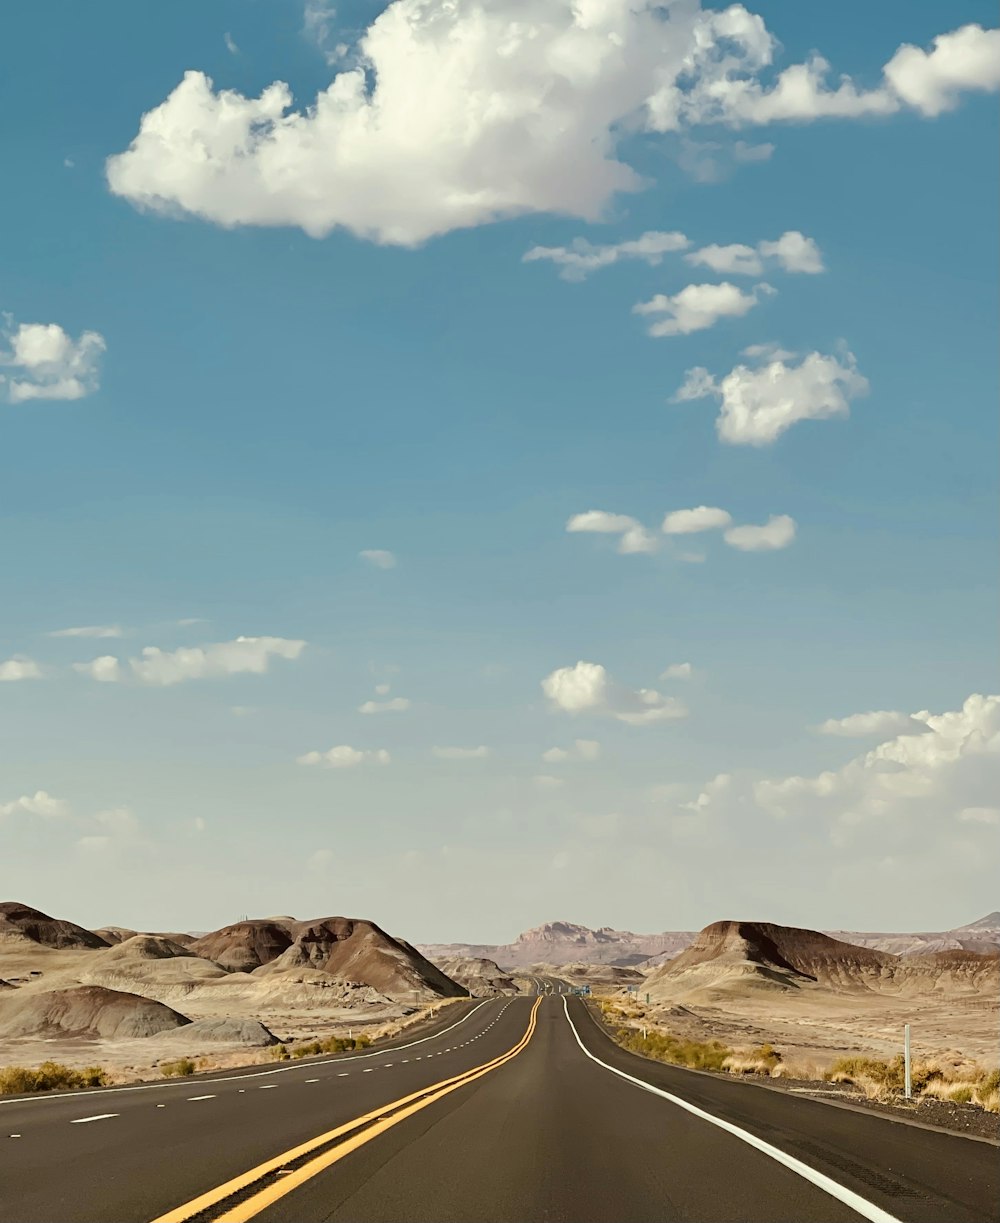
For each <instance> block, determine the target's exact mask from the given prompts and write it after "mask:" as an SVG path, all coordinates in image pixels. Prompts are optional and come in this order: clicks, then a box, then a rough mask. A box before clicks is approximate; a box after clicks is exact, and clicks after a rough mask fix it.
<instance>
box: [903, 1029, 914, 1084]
mask: <svg viewBox="0 0 1000 1223" xmlns="http://www.w3.org/2000/svg"><path fill="white" fill-rule="evenodd" d="M903 1076H904V1078H905V1080H906V1082H905V1086H904V1090H905V1092H906V1098H907V1100H912V1099H913V1079H912V1078H911V1076H910V1025H909V1024H908V1023H907V1024H904V1025H903Z"/></svg>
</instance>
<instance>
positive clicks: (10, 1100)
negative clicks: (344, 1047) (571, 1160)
mask: <svg viewBox="0 0 1000 1223" xmlns="http://www.w3.org/2000/svg"><path fill="white" fill-rule="evenodd" d="M492 1001H493V999H491V998H484V999H483V1001H482V1002H480V1003H479V1006H474V1007H473V1008H472V1010H471V1011H469V1013H468V1014H467V1015H463V1016H462V1018H461V1019H459V1020H458V1021H457V1022H455V1023H453V1024H452V1025H451V1027H450V1028H444V1029H443V1030H442V1031H440V1032H435V1033H433V1035H431V1036H421V1038H420V1039H419V1040H411V1041H410V1043H409V1044H408V1045H390V1046H387V1047H386V1048H384V1049H376V1050H375V1051H374V1052H373V1053H356V1054H354V1056H353V1057H330V1058H327V1059H326V1061H323V1062H306V1064H305V1065H300V1066H275V1067H274V1069H273V1070H258V1071H257V1072H256V1073H254V1074H230V1075H226V1076H225V1077H224V1078H220V1079H205V1082H206V1083H238V1082H240V1081H242V1080H243V1079H261V1078H264V1077H265V1076H266V1075H269V1074H287V1073H288V1071H290V1070H311V1069H312V1068H313V1067H314V1066H332V1065H335V1064H336V1063H337V1062H360V1061H362V1060H363V1059H364V1058H368V1057H382V1056H383V1055H384V1054H386V1053H396V1052H398V1050H400V1049H412V1048H413V1046H414V1045H423V1044H425V1043H426V1042H427V1041H429V1040H437V1039H438V1037H440V1036H444V1035H445V1033H446V1032H451V1031H452V1030H453V1029H454V1028H457V1027H458V1025H459V1024H460V1023H465V1021H466V1020H467V1019H471V1018H472V1016H473V1015H475V1013H476V1011H478V1010H479V1009H480V1008H481V1007H484V1006H485V1005H486V1004H487V1002H492ZM177 1086H179V1084H178V1082H177V1080H176V1079H164V1081H163V1082H162V1083H139V1084H137V1085H136V1086H134V1087H98V1088H95V1089H93V1090H91V1091H88V1092H86V1093H83V1092H79V1091H60V1092H58V1093H57V1094H53V1093H52V1092H46V1093H45V1094H44V1095H31V1096H7V1097H5V1098H4V1099H0V1107H3V1105H4V1104H43V1103H44V1102H45V1101H46V1100H66V1099H69V1098H70V1097H75V1098H76V1099H78V1100H81V1099H84V1098H85V1096H86V1097H90V1096H104V1095H111V1094H112V1093H113V1092H119V1091H155V1090H157V1089H158V1088H161V1087H177ZM106 1115H107V1116H109V1117H116V1116H117V1115H118V1114H117V1113H108V1114H106Z"/></svg>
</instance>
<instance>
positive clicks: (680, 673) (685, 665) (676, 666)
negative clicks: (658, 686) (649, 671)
mask: <svg viewBox="0 0 1000 1223" xmlns="http://www.w3.org/2000/svg"><path fill="white" fill-rule="evenodd" d="M692 675H694V667H692V666H691V664H690V663H689V662H672V663H671V664H670V666H669V667H667V669H666V670H665V671H664V672H663V673H662V674H661V675H660V679H690V678H691V676H692Z"/></svg>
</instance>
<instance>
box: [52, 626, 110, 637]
mask: <svg viewBox="0 0 1000 1223" xmlns="http://www.w3.org/2000/svg"><path fill="white" fill-rule="evenodd" d="M121 635H122V627H121V625H120V624H85V625H82V626H81V627H79V628H61V629H56V630H55V631H54V632H51V633H47V634H46V636H47V637H121Z"/></svg>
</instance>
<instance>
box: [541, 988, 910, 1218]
mask: <svg viewBox="0 0 1000 1223" xmlns="http://www.w3.org/2000/svg"><path fill="white" fill-rule="evenodd" d="M563 1011H564V1012H565V1015H566V1022H567V1023H568V1024H569V1026H570V1027H571V1028H572V1029H573V1035H574V1036H575V1037H576V1043H577V1044H578V1045H579V1046H580V1048H581V1049H582V1050H583V1051H584V1053H586V1055H587V1057H589V1058H590V1060H591V1061H592V1062H596V1063H597V1064H598V1066H603V1067H604V1069H605V1070H610V1071H611V1073H612V1074H617V1075H618V1077H619V1078H622V1079H625V1080H626V1081H627V1082H629V1083H633V1084H634V1085H635V1086H636V1087H641V1088H642V1089H643V1091H649V1092H652V1094H653V1095H655V1096H661V1097H662V1098H663V1099H664V1100H669V1101H670V1103H671V1104H676V1105H677V1106H678V1107H679V1108H683V1109H685V1110H686V1111H687V1112H689V1113H693V1114H694V1116H696V1117H700V1118H701V1119H702V1121H708V1122H709V1123H710V1124H712V1125H717V1126H718V1127H719V1128H720V1129H723V1130H725V1131H726V1132H727V1133H729V1134H732V1135H733V1136H734V1137H736V1138H739V1139H740V1141H741V1142H745V1143H747V1144H748V1145H749V1146H752V1147H755V1148H756V1149H757V1150H758V1151H760V1152H762V1153H763V1154H764V1155H767V1156H769V1157H770V1158H771V1159H773V1160H775V1162H777V1163H779V1164H783V1165H784V1166H785V1167H786V1168H788V1169H789V1171H791V1172H794V1173H795V1174H796V1175H797V1176H801V1177H802V1178H803V1180H807V1181H809V1182H810V1183H811V1184H813V1185H815V1186H816V1188H817V1189H822V1190H823V1192H824V1193H828V1194H829V1195H830V1197H832V1198H836V1199H837V1201H838V1202H843V1203H844V1205H845V1206H849V1207H850V1208H851V1210H853V1211H856V1212H857V1214H859V1215H861V1217H862V1218H864V1219H868V1220H870V1223H900V1221H899V1220H898V1219H897V1218H896V1216H895V1215H891V1214H888V1213H887V1212H886V1211H884V1210H883V1209H882V1208H881V1206H876V1205H875V1203H874V1202H869V1201H868V1199H867V1198H863V1197H862V1196H861V1195H860V1194H859V1193H855V1192H854V1190H853V1189H848V1188H846V1187H845V1186H844V1185H841V1184H838V1183H837V1181H835V1180H832V1179H831V1178H830V1177H829V1176H826V1175H825V1174H824V1173H822V1172H817V1171H816V1169H815V1168H810V1167H809V1165H808V1164H804V1163H803V1162H802V1161H801V1160H800V1159H796V1158H795V1156H794V1155H787V1154H786V1153H785V1152H784V1151H782V1150H779V1148H778V1147H773V1146H771V1144H770V1143H769V1142H765V1141H764V1140H763V1138H758V1137H757V1136H756V1135H755V1134H751V1133H749V1132H748V1131H747V1130H741V1129H740V1128H739V1126H738V1125H733V1124H732V1122H730V1121H723V1120H722V1118H721V1117H715V1116H713V1115H712V1113H706V1112H705V1111H704V1109H701V1108H698V1107H697V1105H694V1104H689V1103H688V1102H687V1100H682V1099H681V1098H680V1096H675V1095H671V1093H670V1092H669V1091H661V1089H660V1088H659V1087H654V1086H653V1085H652V1084H651V1083H646V1082H645V1081H644V1080H642V1079H637V1078H634V1077H633V1076H632V1075H631V1074H626V1073H625V1071H624V1070H618V1069H617V1068H616V1067H615V1066H609V1065H608V1063H607V1062H602V1061H601V1059H600V1058H599V1057H595V1056H594V1054H593V1053H591V1052H590V1050H589V1049H588V1048H587V1046H586V1045H585V1044H584V1043H583V1041H582V1040H581V1039H580V1033H579V1032H578V1031H577V1030H576V1024H575V1023H574V1022H573V1020H572V1019H571V1018H570V1014H569V1007H568V1006H567V1004H566V999H565V998H563Z"/></svg>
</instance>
